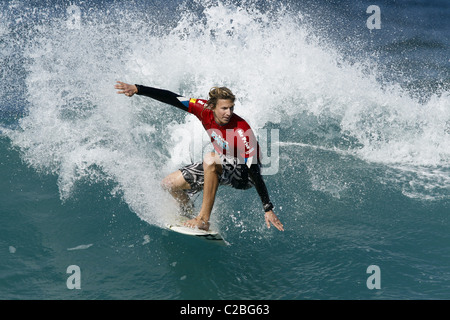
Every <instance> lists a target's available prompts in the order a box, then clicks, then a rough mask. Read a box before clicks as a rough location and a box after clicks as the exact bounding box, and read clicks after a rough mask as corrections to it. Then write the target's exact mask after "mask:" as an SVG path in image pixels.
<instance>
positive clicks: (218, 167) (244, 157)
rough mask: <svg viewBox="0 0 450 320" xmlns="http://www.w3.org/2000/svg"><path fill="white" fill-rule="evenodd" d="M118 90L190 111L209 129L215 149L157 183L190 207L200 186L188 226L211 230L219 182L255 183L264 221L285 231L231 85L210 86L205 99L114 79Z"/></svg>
mask: <svg viewBox="0 0 450 320" xmlns="http://www.w3.org/2000/svg"><path fill="white" fill-rule="evenodd" d="M115 89H117V90H119V91H117V93H118V94H125V95H126V96H128V97H132V96H133V95H135V94H137V95H143V96H147V97H150V98H152V99H155V100H158V101H160V102H163V103H167V104H170V105H172V106H174V107H177V108H179V109H181V110H183V111H187V112H189V113H192V114H194V115H195V116H196V117H197V118H198V119H199V120H200V121H201V122H202V125H203V127H204V128H205V130H206V131H207V133H208V135H209V137H210V138H211V142H212V143H213V145H214V149H215V152H211V153H207V154H206V155H205V157H204V159H203V161H202V162H197V163H193V164H190V165H187V166H185V167H183V168H181V169H180V170H177V171H175V172H173V173H171V174H169V175H168V176H167V177H165V178H164V179H163V181H162V182H161V185H162V186H163V188H164V189H166V190H168V191H169V192H170V194H171V195H172V196H173V197H174V198H175V199H176V200H177V202H178V203H179V204H180V206H181V208H183V209H184V210H185V211H189V210H190V208H192V203H191V201H190V195H193V194H195V193H197V192H199V191H201V190H203V201H202V207H201V209H200V212H199V214H198V215H197V217H195V218H193V219H191V220H189V221H187V222H186V223H185V225H186V226H188V227H191V228H199V229H203V230H208V229H209V218H210V216H211V211H212V208H213V205H214V201H215V197H216V192H217V189H218V187H219V185H229V186H232V187H233V188H236V189H249V188H251V187H253V186H254V187H255V188H256V191H257V192H258V194H259V196H260V198H261V201H262V204H263V208H264V211H265V215H264V218H265V222H266V225H267V227H268V228H270V226H271V224H272V225H273V226H275V227H276V228H277V229H278V230H280V231H284V228H283V224H282V223H281V222H280V220H279V219H278V217H277V216H276V214H275V213H274V212H273V205H272V203H271V201H270V198H269V194H268V191H267V188H266V185H265V183H264V180H263V178H262V175H261V168H260V161H259V154H260V153H259V144H258V142H257V141H256V138H255V136H254V134H253V131H252V130H251V128H250V126H249V125H248V123H247V122H246V121H245V120H244V119H242V118H241V117H239V116H238V115H237V114H235V113H234V101H235V96H234V95H233V93H232V92H231V91H230V89H228V88H225V87H214V88H212V89H211V90H210V92H209V100H203V99H189V98H185V97H182V96H180V95H178V94H176V93H173V92H171V91H168V90H163V89H157V88H153V87H147V86H143V85H135V84H127V83H124V82H120V81H117V84H116V85H115Z"/></svg>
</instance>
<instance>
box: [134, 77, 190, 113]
mask: <svg viewBox="0 0 450 320" xmlns="http://www.w3.org/2000/svg"><path fill="white" fill-rule="evenodd" d="M136 87H137V89H138V92H137V94H138V95H142V96H146V97H150V98H152V99H155V100H158V101H160V102H164V103H167V104H170V105H172V106H174V107H177V108H179V109H182V110H184V111H187V107H186V106H185V105H184V104H183V103H182V102H181V101H180V100H179V99H178V97H181V96H180V95H179V94H176V93H173V92H171V91H168V90H163V89H157V88H152V87H146V86H142V85H138V84H136Z"/></svg>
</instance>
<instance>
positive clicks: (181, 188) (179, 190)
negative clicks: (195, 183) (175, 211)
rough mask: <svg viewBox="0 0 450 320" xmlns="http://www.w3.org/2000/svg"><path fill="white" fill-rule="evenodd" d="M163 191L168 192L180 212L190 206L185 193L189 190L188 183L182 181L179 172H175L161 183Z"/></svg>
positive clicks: (182, 178)
mask: <svg viewBox="0 0 450 320" xmlns="http://www.w3.org/2000/svg"><path fill="white" fill-rule="evenodd" d="M161 186H162V187H163V189H165V190H167V191H169V193H170V194H171V195H172V197H173V198H174V199H175V200H176V201H177V202H178V204H179V205H180V207H181V209H182V210H184V211H185V210H187V209H188V208H189V207H190V206H191V202H190V199H189V196H188V195H187V193H186V192H185V190H188V189H190V188H191V186H190V185H189V183H187V181H186V180H185V179H184V177H183V175H182V174H181V171H180V170H177V171H175V172H173V173H171V174H169V175H168V176H167V177H165V178H164V179H163V180H162V181H161Z"/></svg>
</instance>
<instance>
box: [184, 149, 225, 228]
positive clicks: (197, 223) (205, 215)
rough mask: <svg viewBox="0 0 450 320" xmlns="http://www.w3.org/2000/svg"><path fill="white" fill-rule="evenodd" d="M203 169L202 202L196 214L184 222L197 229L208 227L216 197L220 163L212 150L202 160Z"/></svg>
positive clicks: (220, 172) (220, 169)
mask: <svg viewBox="0 0 450 320" xmlns="http://www.w3.org/2000/svg"><path fill="white" fill-rule="evenodd" d="M203 171H204V174H205V182H204V185H203V202H202V208H201V209H200V212H199V214H198V216H197V217H196V218H194V219H192V220H189V221H188V222H186V224H185V225H186V226H188V227H191V228H195V227H198V228H199V229H204V230H208V229H209V218H210V216H211V211H212V208H213V205H214V201H215V199H216V193H217V189H218V187H219V175H220V174H222V164H221V161H220V157H219V156H217V155H216V154H215V153H214V152H212V153H209V154H207V155H206V156H205V158H204V160H203Z"/></svg>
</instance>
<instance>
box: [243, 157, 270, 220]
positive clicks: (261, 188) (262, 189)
mask: <svg viewBox="0 0 450 320" xmlns="http://www.w3.org/2000/svg"><path fill="white" fill-rule="evenodd" d="M248 173H249V175H250V179H252V181H253V183H254V184H255V188H256V191H257V192H258V195H259V197H260V198H261V201H262V203H263V207H264V211H265V212H267V211H271V210H272V209H273V204H272V203H271V202H270V198H269V192H268V191H267V187H266V184H265V183H264V180H263V177H262V175H261V168H260V166H259V165H258V164H252V165H251V166H250V168H249V170H248Z"/></svg>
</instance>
